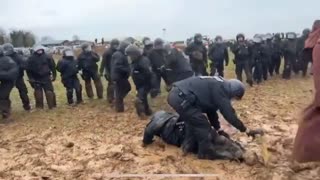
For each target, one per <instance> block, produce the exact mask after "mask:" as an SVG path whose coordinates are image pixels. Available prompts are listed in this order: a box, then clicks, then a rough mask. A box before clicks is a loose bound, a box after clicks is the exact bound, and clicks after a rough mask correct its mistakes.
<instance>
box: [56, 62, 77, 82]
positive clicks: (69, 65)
mask: <svg viewBox="0 0 320 180" xmlns="http://www.w3.org/2000/svg"><path fill="white" fill-rule="evenodd" d="M57 70H58V71H59V72H60V73H61V79H62V80H65V79H68V78H72V77H77V74H78V71H79V70H78V61H77V60H75V59H74V57H63V59H62V60H60V61H59V62H58V64H57Z"/></svg>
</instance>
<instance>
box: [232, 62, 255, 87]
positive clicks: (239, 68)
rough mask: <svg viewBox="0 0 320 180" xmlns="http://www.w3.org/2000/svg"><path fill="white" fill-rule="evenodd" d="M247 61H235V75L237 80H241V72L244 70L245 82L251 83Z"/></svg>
mask: <svg viewBox="0 0 320 180" xmlns="http://www.w3.org/2000/svg"><path fill="white" fill-rule="evenodd" d="M250 69H251V68H250V64H249V62H248V61H245V62H238V63H236V75H237V79H238V80H239V81H242V72H243V71H244V72H245V74H246V77H247V83H249V84H250V85H252V75H251V70H250Z"/></svg>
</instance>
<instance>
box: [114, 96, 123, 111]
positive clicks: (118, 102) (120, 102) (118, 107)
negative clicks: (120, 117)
mask: <svg viewBox="0 0 320 180" xmlns="http://www.w3.org/2000/svg"><path fill="white" fill-rule="evenodd" d="M115 108H116V112H124V104H123V99H116V104H115Z"/></svg>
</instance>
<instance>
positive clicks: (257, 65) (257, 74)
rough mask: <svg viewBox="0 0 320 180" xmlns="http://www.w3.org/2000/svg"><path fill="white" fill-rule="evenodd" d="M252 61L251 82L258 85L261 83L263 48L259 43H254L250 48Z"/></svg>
mask: <svg viewBox="0 0 320 180" xmlns="http://www.w3.org/2000/svg"><path fill="white" fill-rule="evenodd" d="M251 51H252V61H253V68H254V70H253V80H254V81H255V82H257V83H258V84H259V83H261V81H262V72H263V71H262V66H263V63H262V61H263V56H264V54H263V53H264V48H263V46H262V44H261V43H255V44H253V45H252V47H251Z"/></svg>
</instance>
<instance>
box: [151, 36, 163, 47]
mask: <svg viewBox="0 0 320 180" xmlns="http://www.w3.org/2000/svg"><path fill="white" fill-rule="evenodd" d="M163 46H164V41H163V40H162V39H161V38H157V39H155V40H154V43H153V47H154V49H163Z"/></svg>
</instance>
